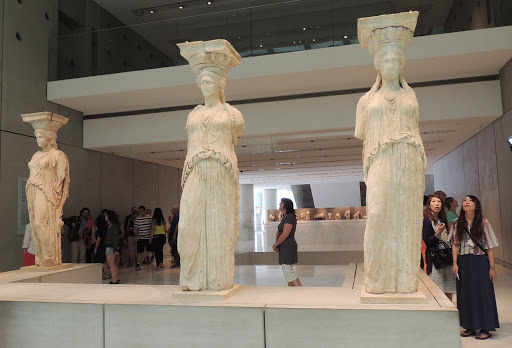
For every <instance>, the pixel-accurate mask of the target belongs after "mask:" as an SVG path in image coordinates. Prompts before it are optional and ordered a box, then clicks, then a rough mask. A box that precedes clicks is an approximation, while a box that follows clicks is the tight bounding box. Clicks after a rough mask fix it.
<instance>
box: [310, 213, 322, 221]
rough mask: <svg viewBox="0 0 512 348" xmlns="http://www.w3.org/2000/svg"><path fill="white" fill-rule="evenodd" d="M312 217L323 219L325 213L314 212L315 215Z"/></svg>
mask: <svg viewBox="0 0 512 348" xmlns="http://www.w3.org/2000/svg"><path fill="white" fill-rule="evenodd" d="M313 219H315V220H325V214H324V213H320V214H315V216H313Z"/></svg>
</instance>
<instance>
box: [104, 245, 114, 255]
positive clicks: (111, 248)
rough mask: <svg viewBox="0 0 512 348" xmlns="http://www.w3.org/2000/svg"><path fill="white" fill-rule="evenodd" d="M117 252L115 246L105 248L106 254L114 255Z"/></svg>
mask: <svg viewBox="0 0 512 348" xmlns="http://www.w3.org/2000/svg"><path fill="white" fill-rule="evenodd" d="M115 253H116V251H115V249H114V248H113V247H106V248H105V255H114V254H115Z"/></svg>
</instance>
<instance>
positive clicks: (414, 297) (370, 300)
mask: <svg viewBox="0 0 512 348" xmlns="http://www.w3.org/2000/svg"><path fill="white" fill-rule="evenodd" d="M427 302H428V299H427V296H425V294H424V293H423V292H422V291H416V292H413V293H410V294H401V293H392V294H391V293H385V294H370V293H368V292H366V290H365V288H364V285H363V286H362V287H361V303H363V304H406V303H408V304H417V303H427Z"/></svg>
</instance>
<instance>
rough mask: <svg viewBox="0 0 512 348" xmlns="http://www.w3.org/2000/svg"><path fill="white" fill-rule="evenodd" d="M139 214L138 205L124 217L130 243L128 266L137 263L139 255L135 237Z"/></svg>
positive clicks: (127, 238)
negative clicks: (136, 259)
mask: <svg viewBox="0 0 512 348" xmlns="http://www.w3.org/2000/svg"><path fill="white" fill-rule="evenodd" d="M138 216H139V211H138V209H137V207H135V206H133V207H132V212H131V214H130V215H128V216H127V217H126V218H125V219H124V230H125V232H126V236H127V237H126V240H127V243H128V250H127V252H126V254H127V267H131V266H133V265H134V264H135V258H136V255H137V240H136V238H135V232H134V230H135V219H136V218H137V217H138Z"/></svg>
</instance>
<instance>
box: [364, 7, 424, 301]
mask: <svg viewBox="0 0 512 348" xmlns="http://www.w3.org/2000/svg"><path fill="white" fill-rule="evenodd" d="M417 19H418V12H404V13H398V14H391V15H383V16H376V17H369V18H360V19H359V20H358V22H357V29H358V38H359V42H360V43H361V46H362V47H363V48H368V50H369V52H370V54H371V56H372V57H373V60H374V66H375V69H376V70H377V80H376V81H375V84H374V85H373V86H372V88H371V89H370V91H369V92H367V93H366V94H365V95H364V96H363V97H361V99H360V100H359V103H358V105H357V114H356V129H355V137H356V138H359V139H362V140H364V145H363V167H364V180H365V182H366V186H367V191H366V202H367V209H366V215H367V221H366V231H365V235H364V271H365V283H364V285H365V290H366V291H367V292H369V293H397V292H398V293H411V292H415V291H416V290H417V288H418V282H419V280H418V271H419V268H418V255H420V246H421V228H422V208H423V205H422V204H423V194H424V192H425V171H426V164H427V159H426V156H425V150H424V148H423V143H422V141H421V137H420V132H419V126H418V123H419V109H418V100H417V99H416V94H415V93H414V91H413V90H412V88H411V87H410V86H409V85H408V84H407V82H405V78H404V76H403V67H404V64H405V57H404V52H405V50H406V49H407V46H408V45H409V43H410V42H411V41H412V37H413V34H414V29H415V28H416V22H417Z"/></svg>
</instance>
